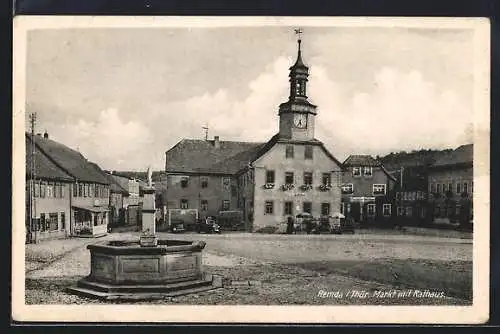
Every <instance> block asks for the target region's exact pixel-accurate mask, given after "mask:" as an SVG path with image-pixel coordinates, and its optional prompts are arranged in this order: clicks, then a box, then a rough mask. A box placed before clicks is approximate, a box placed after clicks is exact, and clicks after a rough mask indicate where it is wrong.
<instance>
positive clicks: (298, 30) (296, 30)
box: [293, 28, 303, 50]
mask: <svg viewBox="0 0 500 334" xmlns="http://www.w3.org/2000/svg"><path fill="white" fill-rule="evenodd" d="M293 31H295V34H296V35H298V37H299V39H298V40H297V42H298V43H299V50H300V42H302V40H301V37H300V36H301V34H302V33H303V31H302V28H297V29H294V30H293Z"/></svg>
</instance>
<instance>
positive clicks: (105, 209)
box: [73, 205, 109, 213]
mask: <svg viewBox="0 0 500 334" xmlns="http://www.w3.org/2000/svg"><path fill="white" fill-rule="evenodd" d="M73 208H74V209H77V210H85V211H89V212H98V213H99V212H108V211H109V208H108V207H106V206H90V205H89V206H85V205H73Z"/></svg>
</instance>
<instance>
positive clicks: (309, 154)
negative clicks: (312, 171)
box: [304, 146, 313, 159]
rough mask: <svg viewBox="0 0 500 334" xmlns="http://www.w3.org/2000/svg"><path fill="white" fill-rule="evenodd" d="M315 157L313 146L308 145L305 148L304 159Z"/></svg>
mask: <svg viewBox="0 0 500 334" xmlns="http://www.w3.org/2000/svg"><path fill="white" fill-rule="evenodd" d="M312 158H313V147H312V146H306V147H305V149H304V159H312Z"/></svg>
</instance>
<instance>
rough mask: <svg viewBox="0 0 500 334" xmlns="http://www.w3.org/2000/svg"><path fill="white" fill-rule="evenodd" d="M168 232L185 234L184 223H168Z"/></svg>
mask: <svg viewBox="0 0 500 334" xmlns="http://www.w3.org/2000/svg"><path fill="white" fill-rule="evenodd" d="M169 230H170V232H172V233H182V232H185V231H186V229H185V228H184V222H183V221H182V220H172V221H171V222H170V228H169Z"/></svg>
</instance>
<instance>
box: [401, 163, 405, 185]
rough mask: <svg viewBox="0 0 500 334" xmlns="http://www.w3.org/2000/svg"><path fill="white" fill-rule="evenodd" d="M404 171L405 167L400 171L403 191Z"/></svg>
mask: <svg viewBox="0 0 500 334" xmlns="http://www.w3.org/2000/svg"><path fill="white" fill-rule="evenodd" d="M404 169H405V168H404V167H403V166H401V170H400V172H401V175H400V181H401V182H400V183H401V190H402V189H403V174H404Z"/></svg>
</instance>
